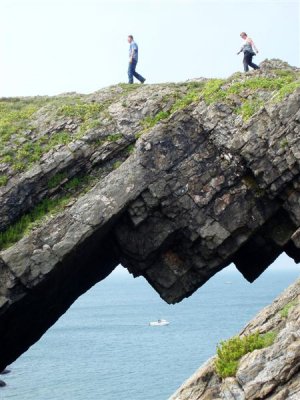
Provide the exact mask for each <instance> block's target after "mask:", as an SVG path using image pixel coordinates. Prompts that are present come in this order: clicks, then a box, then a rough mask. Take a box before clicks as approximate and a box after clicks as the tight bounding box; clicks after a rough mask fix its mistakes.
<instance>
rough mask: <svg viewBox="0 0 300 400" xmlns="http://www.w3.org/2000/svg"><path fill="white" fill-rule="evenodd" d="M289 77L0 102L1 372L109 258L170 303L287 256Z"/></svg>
mask: <svg viewBox="0 0 300 400" xmlns="http://www.w3.org/2000/svg"><path fill="white" fill-rule="evenodd" d="M299 77H300V71H299V69H297V68H294V67H290V66H289V65H287V64H286V63H283V62H281V61H279V60H271V61H268V60H267V61H265V62H264V63H262V68H261V70H259V71H256V72H254V73H247V74H241V73H236V74H234V75H232V76H231V77H229V78H228V79H211V80H207V79H198V80H194V81H190V82H185V83H179V84H162V85H122V84H120V85H116V86H113V87H110V88H107V89H103V90H101V91H99V92H96V93H94V94H92V95H78V94H74V93H73V94H72V93H69V94H64V95H61V96H57V97H52V98H50V97H49V98H48V97H36V98H18V99H1V101H0V115H1V120H0V134H1V135H0V146H1V147H0V157H1V160H0V185H1V187H0V215H1V218H0V231H1V233H0V246H1V253H0V277H1V278H0V279H1V283H0V341H1V349H0V370H1V369H3V368H4V367H5V366H6V365H7V364H9V363H11V362H12V361H13V360H14V359H16V357H18V356H19V355H20V354H21V353H22V352H23V351H25V350H26V349H27V348H28V347H29V346H30V345H31V344H32V343H34V342H35V341H37V340H38V339H39V338H40V336H41V335H42V334H43V333H44V332H45V331H46V330H47V329H48V328H49V327H50V326H51V325H52V324H53V323H54V322H55V321H56V320H57V319H58V318H59V316H60V315H62V314H63V313H64V312H65V311H66V310H67V308H68V307H69V306H70V305H71V304H72V302H73V301H74V300H75V299H76V298H77V297H78V296H80V295H81V294H82V293H84V292H85V291H86V290H88V289H89V288H90V287H91V286H92V285H94V284H95V283H97V282H99V281H101V280H102V279H104V278H105V277H106V276H107V275H108V274H109V273H111V271H113V269H114V268H115V267H116V266H117V265H118V264H119V263H121V264H122V265H124V266H125V267H126V268H128V270H129V271H130V272H131V273H132V274H133V275H134V276H139V275H143V276H144V277H145V278H146V279H147V280H148V282H149V283H150V284H151V285H152V286H153V287H154V288H155V289H156V290H157V292H158V293H159V294H160V296H161V297H162V298H163V299H165V300H166V301H167V302H169V303H174V302H178V301H180V300H181V299H183V298H184V297H187V296H190V295H191V294H192V293H193V292H194V291H195V290H196V289H197V288H199V287H200V286H201V285H202V284H203V283H205V282H206V281H207V280H208V279H209V278H210V277H211V276H213V275H214V274H215V273H216V272H218V271H220V270H221V269H222V268H224V267H225V266H227V265H228V264H230V263H232V262H233V263H234V264H235V265H236V267H237V268H238V269H239V271H240V272H241V273H242V274H243V275H244V277H245V278H246V279H248V280H249V281H253V280H255V279H256V278H257V277H258V276H259V275H260V274H261V273H262V271H264V270H265V268H267V267H268V265H270V264H271V263H272V261H273V260H274V259H275V258H276V257H277V256H278V255H279V254H280V253H281V252H286V253H287V254H288V255H289V256H290V257H292V258H293V259H294V260H295V262H299V260H300V229H299V226H300V207H299V191H300V179H299V172H300V163H299V161H300V135H299V133H300V126H299V122H300V110H299V108H300V88H299V86H300V81H299Z"/></svg>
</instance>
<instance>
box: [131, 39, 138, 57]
mask: <svg viewBox="0 0 300 400" xmlns="http://www.w3.org/2000/svg"><path fill="white" fill-rule="evenodd" d="M132 54H133V57H132V58H133V60H135V61H137V60H138V57H139V48H138V45H137V44H136V43H135V42H134V41H132V42H131V43H130V46H129V57H131V55H132Z"/></svg>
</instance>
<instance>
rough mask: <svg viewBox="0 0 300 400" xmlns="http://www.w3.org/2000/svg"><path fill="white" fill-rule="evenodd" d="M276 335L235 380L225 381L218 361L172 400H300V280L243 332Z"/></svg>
mask: <svg viewBox="0 0 300 400" xmlns="http://www.w3.org/2000/svg"><path fill="white" fill-rule="evenodd" d="M270 331H272V332H276V334H277V336H276V339H275V342H274V343H273V344H272V345H271V346H269V347H266V348H264V349H260V350H255V351H253V352H251V353H248V354H246V355H245V356H244V357H243V358H242V359H241V360H240V363H239V367H238V370H237V373H236V376H235V377H229V378H225V379H221V378H220V377H219V376H218V375H217V374H216V372H215V365H214V364H215V358H213V359H211V360H209V361H208V362H206V363H205V364H204V365H203V366H202V367H201V368H200V369H199V370H198V371H197V372H196V373H195V374H194V375H193V376H192V377H191V378H190V379H189V380H187V381H186V383H184V384H183V386H182V387H181V388H179V389H178V391H177V392H176V393H175V394H174V395H173V396H172V397H170V399H169V400H208V399H214V400H221V399H222V400H224V399H226V400H254V399H268V400H285V399H289V400H297V399H299V398H300V280H299V281H297V282H296V283H295V284H293V285H292V286H290V287H289V288H288V289H287V290H286V291H285V292H284V293H283V294H282V295H281V296H279V297H278V298H277V299H276V300H275V301H274V303H273V304H271V305H270V306H268V307H266V308H265V309H263V310H262V311H261V312H260V313H259V314H258V315H257V316H256V317H255V318H254V319H253V320H252V321H251V322H249V324H248V325H247V326H246V327H245V328H244V329H243V331H242V332H241V333H240V335H241V336H245V335H249V334H251V333H254V332H260V333H261V334H264V333H266V332H270Z"/></svg>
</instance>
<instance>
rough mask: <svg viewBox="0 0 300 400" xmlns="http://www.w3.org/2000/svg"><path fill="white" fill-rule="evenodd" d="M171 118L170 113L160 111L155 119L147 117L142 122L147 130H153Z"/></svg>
mask: <svg viewBox="0 0 300 400" xmlns="http://www.w3.org/2000/svg"><path fill="white" fill-rule="evenodd" d="M169 116H170V113H169V112H168V111H160V112H159V113H157V114H156V115H155V116H154V117H146V118H144V119H143V120H142V121H141V124H142V125H143V127H144V128H145V129H148V128H152V127H153V126H154V125H156V124H157V123H158V122H159V121H161V120H163V119H166V118H168V117H169Z"/></svg>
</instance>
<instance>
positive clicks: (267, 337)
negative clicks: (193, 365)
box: [215, 332, 276, 378]
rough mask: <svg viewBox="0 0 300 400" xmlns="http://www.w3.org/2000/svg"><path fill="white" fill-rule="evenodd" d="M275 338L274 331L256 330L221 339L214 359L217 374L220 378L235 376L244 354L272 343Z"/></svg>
mask: <svg viewBox="0 0 300 400" xmlns="http://www.w3.org/2000/svg"><path fill="white" fill-rule="evenodd" d="M275 338H276V333H275V332H268V333H265V334H259V333H258V332H256V333H253V334H250V335H248V336H244V337H239V336H235V337H233V338H231V339H229V340H226V341H222V342H221V343H220V344H219V345H218V346H217V359H216V361H215V368H216V372H217V374H218V375H219V376H220V377H221V378H227V377H229V376H235V375H236V372H237V369H238V366H239V361H240V359H241V358H242V357H243V356H244V355H245V354H247V353H250V352H252V351H254V350H257V349H262V348H264V347H268V346H270V345H272V344H273V343H274V340H275Z"/></svg>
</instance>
